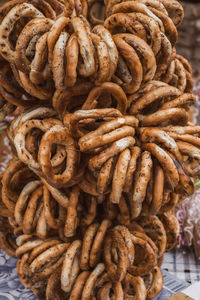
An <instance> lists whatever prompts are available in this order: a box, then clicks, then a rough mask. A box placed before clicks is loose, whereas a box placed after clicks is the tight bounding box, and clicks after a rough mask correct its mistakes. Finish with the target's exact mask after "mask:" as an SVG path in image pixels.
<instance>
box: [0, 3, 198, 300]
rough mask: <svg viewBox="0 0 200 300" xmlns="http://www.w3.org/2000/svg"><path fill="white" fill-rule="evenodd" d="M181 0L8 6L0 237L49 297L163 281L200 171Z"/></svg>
mask: <svg viewBox="0 0 200 300" xmlns="http://www.w3.org/2000/svg"><path fill="white" fill-rule="evenodd" d="M183 15H184V12H183V8H182V6H181V5H180V3H179V2H178V1H176V0H130V1H123V0H105V3H104V2H103V0H27V1H25V0H12V1H9V2H7V3H6V4H5V5H3V6H2V7H1V8H0V97H1V99H0V120H3V119H4V118H5V117H6V116H7V115H8V114H10V113H13V112H15V115H16V117H15V119H14V120H13V121H12V123H11V124H10V126H9V128H8V136H9V139H10V142H11V146H12V150H13V154H14V158H13V159H12V160H11V161H10V163H9V166H8V168H7V169H6V171H5V172H4V174H3V176H2V183H1V202H0V215H1V217H0V244H1V247H2V248H3V250H5V251H6V253H8V254H9V255H12V256H16V257H17V258H18V263H17V271H18V274H19V278H20V280H21V282H22V283H23V285H24V286H26V287H28V288H29V289H31V290H32V291H33V293H34V294H35V295H36V297H38V298H39V299H47V300H55V299H56V300H64V299H69V300H80V299H81V300H105V299H107V300H109V299H112V300H128V299H129V300H130V299H133V300H144V299H153V298H154V297H155V296H156V295H157V294H158V293H159V292H160V291H161V289H162V285H163V279H162V273H161V270H160V267H161V264H162V261H163V254H164V252H165V251H169V250H170V249H172V248H173V247H174V246H175V245H176V242H177V236H178V233H179V226H178V222H177V220H176V217H175V212H174V208H175V206H176V204H178V203H179V202H180V201H181V200H182V199H183V198H184V196H185V195H191V194H192V193H193V192H194V178H195V177H196V176H198V175H199V174H200V167H199V161H200V126H194V125H193V124H192V123H191V121H190V119H191V118H190V106H191V105H192V104H193V103H194V101H195V96H194V95H193V94H192V88H193V82H192V70H191V67H190V65H189V63H188V62H187V60H186V59H184V58H183V57H182V56H180V55H178V54H177V53H176V50H175V44H176V41H177V28H176V27H177V25H178V24H179V23H180V22H181V21H182V19H183Z"/></svg>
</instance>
